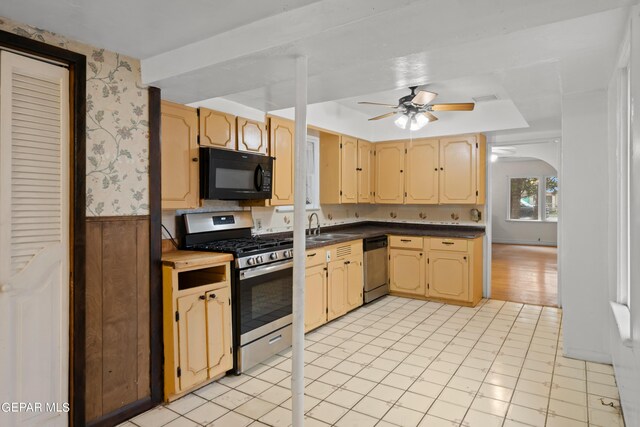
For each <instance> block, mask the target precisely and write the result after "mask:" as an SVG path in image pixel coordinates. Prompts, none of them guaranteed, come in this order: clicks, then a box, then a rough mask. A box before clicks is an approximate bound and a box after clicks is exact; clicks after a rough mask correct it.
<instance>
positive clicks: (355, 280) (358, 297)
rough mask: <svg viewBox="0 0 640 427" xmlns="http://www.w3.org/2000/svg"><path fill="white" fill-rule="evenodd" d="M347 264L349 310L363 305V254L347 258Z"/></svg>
mask: <svg viewBox="0 0 640 427" xmlns="http://www.w3.org/2000/svg"><path fill="white" fill-rule="evenodd" d="M345 264H346V266H347V271H346V275H347V311H350V310H353V309H354V308H356V307H360V306H361V305H362V293H363V291H364V282H363V272H362V255H354V256H351V257H349V258H347V259H346V261H345Z"/></svg>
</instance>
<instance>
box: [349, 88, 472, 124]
mask: <svg viewBox="0 0 640 427" xmlns="http://www.w3.org/2000/svg"><path fill="white" fill-rule="evenodd" d="M417 88H418V86H410V87H409V89H411V94H410V95H407V96H403V97H402V98H400V99H399V100H398V105H393V104H382V103H379V102H366V101H360V102H358V104H367V105H380V106H383V107H390V108H394V109H395V110H396V111H390V112H388V113H385V114H381V115H379V116H376V117H372V118H370V119H369V120H380V119H385V118H387V117H391V116H395V115H396V114H399V116H398V118H397V119H396V120H395V124H396V126H398V127H399V128H401V129H411V130H419V129H422V128H423V127H424V126H425V125H426V124H427V123H429V122H434V121H436V120H438V118H437V117H436V116H434V115H433V114H431V112H432V111H472V110H473V107H474V106H475V104H474V103H473V102H463V103H453V104H430V102H431V101H433V100H434V99H435V97H436V96H438V94H437V93H433V92H428V91H426V90H421V91H419V92H418V93H417V94H416V89H417Z"/></svg>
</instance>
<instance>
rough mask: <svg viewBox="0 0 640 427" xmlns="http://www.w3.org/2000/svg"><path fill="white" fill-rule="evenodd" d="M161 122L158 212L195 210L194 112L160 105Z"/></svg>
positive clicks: (196, 154)
mask: <svg viewBox="0 0 640 427" xmlns="http://www.w3.org/2000/svg"><path fill="white" fill-rule="evenodd" d="M161 122H162V123H161V157H162V160H161V166H160V171H161V177H162V179H161V180H162V208H163V209H191V208H197V207H198V204H199V183H198V174H199V170H198V159H199V153H198V111H197V110H196V109H195V108H191V107H186V106H184V105H180V104H174V103H173V102H168V101H162V105H161Z"/></svg>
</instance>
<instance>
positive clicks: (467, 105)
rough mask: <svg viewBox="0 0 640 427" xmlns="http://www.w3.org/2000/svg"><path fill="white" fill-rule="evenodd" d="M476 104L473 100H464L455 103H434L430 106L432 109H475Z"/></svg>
mask: <svg viewBox="0 0 640 427" xmlns="http://www.w3.org/2000/svg"><path fill="white" fill-rule="evenodd" d="M475 105H476V104H474V103H473V102H462V103H455V104H433V105H430V106H429V109H430V110H431V111H473V107H475Z"/></svg>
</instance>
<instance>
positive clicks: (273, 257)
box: [269, 252, 278, 261]
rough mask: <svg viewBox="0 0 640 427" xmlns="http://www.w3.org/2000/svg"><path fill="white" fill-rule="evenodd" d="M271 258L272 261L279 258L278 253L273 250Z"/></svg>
mask: <svg viewBox="0 0 640 427" xmlns="http://www.w3.org/2000/svg"><path fill="white" fill-rule="evenodd" d="M269 259H270V260H272V261H274V260H276V259H278V254H277V253H275V252H273V253H272V254H271V255H269Z"/></svg>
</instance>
